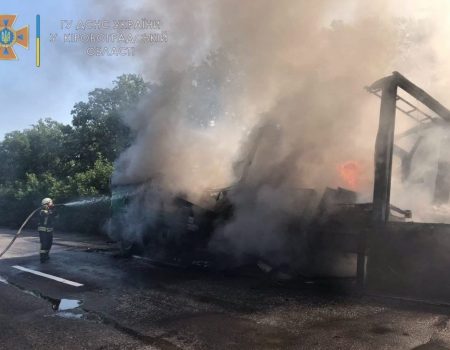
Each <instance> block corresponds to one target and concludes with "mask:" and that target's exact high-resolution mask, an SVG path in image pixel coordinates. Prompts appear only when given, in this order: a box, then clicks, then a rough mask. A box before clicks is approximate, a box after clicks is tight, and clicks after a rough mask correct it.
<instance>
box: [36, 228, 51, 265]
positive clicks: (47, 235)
mask: <svg viewBox="0 0 450 350" xmlns="http://www.w3.org/2000/svg"><path fill="white" fill-rule="evenodd" d="M39 239H40V241H41V251H40V253H41V254H40V256H41V261H45V260H48V254H49V253H50V249H51V248H52V244H53V232H43V231H39Z"/></svg>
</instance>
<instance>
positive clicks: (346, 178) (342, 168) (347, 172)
mask: <svg viewBox="0 0 450 350" xmlns="http://www.w3.org/2000/svg"><path fill="white" fill-rule="evenodd" d="M338 171H339V174H340V175H341V179H342V180H343V182H344V184H345V186H346V187H348V189H350V190H356V189H357V188H358V187H359V177H360V175H361V167H360V166H359V164H358V163H357V162H355V161H348V162H345V163H343V164H341V165H339V166H338Z"/></svg>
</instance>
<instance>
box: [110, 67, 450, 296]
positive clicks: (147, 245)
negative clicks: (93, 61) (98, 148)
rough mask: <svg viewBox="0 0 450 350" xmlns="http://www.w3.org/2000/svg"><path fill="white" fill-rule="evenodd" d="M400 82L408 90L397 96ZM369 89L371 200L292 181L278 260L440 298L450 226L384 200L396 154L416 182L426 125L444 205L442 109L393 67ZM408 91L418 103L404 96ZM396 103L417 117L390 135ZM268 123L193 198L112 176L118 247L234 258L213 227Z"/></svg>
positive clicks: (405, 176)
mask: <svg viewBox="0 0 450 350" xmlns="http://www.w3.org/2000/svg"><path fill="white" fill-rule="evenodd" d="M400 89H402V90H403V92H404V93H406V94H407V95H408V96H409V98H408V97H402V96H401V95H400V94H399V93H398V90H400ZM367 91H368V92H370V93H372V94H374V95H376V96H378V97H379V98H380V99H381V108H380V119H379V128H378V133H377V137H376V144H375V157H374V160H375V162H374V170H375V171H374V172H375V174H374V187H373V201H371V202H366V203H361V202H360V199H359V198H358V193H356V192H355V191H352V190H349V189H344V188H337V189H332V188H326V189H325V191H323V193H322V194H320V193H319V192H318V191H317V190H315V189H305V188H302V189H291V190H290V193H289V195H290V196H292V198H293V200H292V202H291V203H292V208H291V209H292V210H290V211H289V213H287V214H286V217H285V218H284V228H285V229H284V230H283V231H284V232H273V234H274V235H283V237H284V246H283V248H282V249H285V252H286V255H293V259H287V260H285V261H283V262H280V265H283V264H286V261H288V262H292V261H296V263H294V264H293V265H295V266H290V270H291V271H294V270H295V271H296V273H298V274H302V275H309V276H314V275H316V276H317V275H328V276H330V275H333V274H334V275H342V274H346V273H347V274H350V275H351V276H353V277H355V278H356V280H357V281H358V283H359V285H360V286H363V287H365V288H368V289H370V290H373V291H376V292H381V293H390V294H402V295H409V296H414V297H432V298H438V299H442V298H444V299H445V298H447V299H448V295H450V294H449V293H450V277H446V276H447V275H448V273H447V270H448V267H450V226H449V225H447V224H445V223H439V219H438V220H437V221H438V222H433V223H415V222H414V221H413V219H414V215H415V213H414V212H412V211H411V210H409V209H408V208H406V209H400V208H399V207H397V206H395V205H393V204H391V180H392V169H393V162H394V156H395V157H397V159H396V160H398V161H399V164H400V169H401V181H402V182H404V183H410V184H411V183H412V184H414V181H416V180H417V179H416V180H414V176H413V168H414V166H413V163H414V162H413V160H414V157H415V155H416V153H417V152H420V149H421V147H422V144H423V143H424V139H425V138H426V135H427V132H429V130H436V129H437V130H440V132H441V134H440V135H443V136H442V141H441V142H442V145H443V146H442V147H441V149H442V151H441V152H440V156H439V159H438V161H437V164H436V167H435V168H436V171H435V173H433V174H432V175H433V176H432V177H433V179H432V180H431V181H432V182H433V185H434V189H433V194H432V195H433V204H434V205H435V207H436V206H439V207H440V208H445V205H446V204H447V203H448V201H449V198H450V157H449V154H448V151H446V147H445V145H449V144H448V140H449V139H450V138H449V137H448V136H446V134H447V133H448V123H449V122H450V111H449V110H447V109H446V108H445V107H444V106H443V105H441V104H440V103H439V102H438V101H436V100H435V99H434V98H433V97H431V96H430V95H429V94H428V93H426V92H425V91H424V90H422V89H420V88H419V87H418V86H416V85H415V84H413V83H412V82H411V81H409V80H408V79H406V78H405V77H404V76H402V75H401V74H399V73H397V72H394V73H393V74H392V75H390V76H387V77H385V78H382V79H380V80H378V81H376V82H375V83H373V84H372V85H371V86H369V87H367ZM411 97H412V98H413V99H415V100H416V104H420V105H422V106H423V107H418V106H416V104H414V103H413V102H411ZM396 111H399V112H401V113H403V114H404V115H406V116H407V117H408V118H410V119H411V120H412V121H413V122H414V123H415V125H413V126H412V127H410V128H408V129H407V130H406V131H404V132H402V133H401V134H398V135H394V132H395V120H396ZM271 128H273V126H271V125H265V126H263V127H260V128H259V129H258V131H257V132H256V134H255V135H254V138H253V140H254V142H253V144H252V146H251V147H250V149H249V153H248V155H247V158H246V161H245V164H244V166H243V169H242V172H241V173H242V176H241V178H240V180H239V181H237V182H236V183H235V184H234V185H233V186H231V187H228V188H223V189H217V190H209V191H205V193H203V195H202V196H201V198H200V199H199V200H198V201H196V202H193V201H191V200H188V199H187V197H186V196H184V195H183V194H182V193H181V194H180V193H170V192H168V191H167V190H165V189H164V188H163V187H162V186H160V183H159V181H158V179H157V178H154V179H151V180H148V181H145V182H140V183H133V184H114V185H113V186H112V199H111V209H112V218H111V228H112V229H111V232H112V235H113V237H115V238H116V239H117V240H119V241H120V242H121V246H122V250H123V253H124V254H128V255H129V254H135V253H136V254H148V255H150V256H151V257H152V258H154V259H156V260H158V259H163V260H176V261H178V262H180V261H183V262H188V263H189V262H193V261H198V260H203V261H209V262H212V263H214V262H218V261H220V262H221V263H222V264H223V263H224V261H228V262H229V263H230V264H232V265H233V262H232V261H233V254H232V252H227V251H223V250H222V251H217V250H215V249H213V248H214V245H212V244H211V240H213V238H214V237H213V233H215V232H217V231H220V230H221V228H223V227H224V226H226V225H227V223H229V222H230V221H232V220H233V219H234V212H235V210H234V203H233V195H236V193H239V192H241V191H252V189H251V186H250V187H248V186H246V181H247V177H248V176H249V173H250V172H251V171H252V162H253V159H254V157H255V155H256V154H257V152H258V147H259V142H260V140H261V139H263V138H264V137H265V133H266V132H270V129H271ZM405 139H409V142H408V143H407V144H408V145H409V150H406V149H405V147H404V146H403V147H402V146H400V145H399V142H401V140H405ZM354 167H355V165H352V164H350V165H348V164H347V165H345V166H344V167H343V169H342V171H343V172H345V173H348V172H350V173H351V172H352V171H353V170H354V169H353V170H352V169H351V168H354ZM428 175H429V174H428ZM419 214H420V213H419ZM218 257H220V258H218ZM343 257H345V258H348V257H350V258H349V259H348V261H350V263H349V264H347V266H346V268H347V270H348V271H350V272H348V271H347V272H345V273H343V272H342V269H339V268H337V265H339V261H342V258H343ZM260 260H261V257H260V256H257V255H250V256H246V258H245V259H240V261H239V263H248V262H251V261H253V262H257V261H260ZM271 263H273V262H271ZM234 264H235V265H236V262H234ZM219 265H220V263H219ZM339 270H340V271H339Z"/></svg>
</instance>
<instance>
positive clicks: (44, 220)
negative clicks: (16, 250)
mask: <svg viewBox="0 0 450 350" xmlns="http://www.w3.org/2000/svg"><path fill="white" fill-rule="evenodd" d="M56 216H57V213H56V210H55V209H53V208H52V209H50V208H46V207H44V208H42V209H41V210H40V212H39V225H38V231H39V232H53V223H54V221H55V218H56Z"/></svg>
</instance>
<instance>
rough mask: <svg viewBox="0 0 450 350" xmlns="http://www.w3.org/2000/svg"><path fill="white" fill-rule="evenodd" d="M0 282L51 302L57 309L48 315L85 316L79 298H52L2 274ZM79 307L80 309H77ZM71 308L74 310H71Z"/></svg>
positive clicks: (71, 317)
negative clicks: (16, 282) (9, 279)
mask: <svg viewBox="0 0 450 350" xmlns="http://www.w3.org/2000/svg"><path fill="white" fill-rule="evenodd" d="M0 283H4V284H8V285H10V286H12V287H15V288H17V289H19V290H20V291H21V292H23V293H25V294H28V295H32V296H34V297H37V298H39V299H43V300H46V301H48V302H50V304H51V305H52V310H54V311H56V313H55V314H53V315H48V316H51V317H52V316H57V317H62V318H68V319H77V320H79V319H82V318H83V316H84V312H83V310H81V309H79V307H80V306H81V305H83V302H82V301H81V300H77V299H55V298H50V297H48V296H46V295H43V294H41V293H40V292H37V291H34V290H28V289H25V288H23V287H21V286H19V285H17V284H14V283H10V282H9V281H8V280H7V279H6V278H4V277H3V276H1V275H0ZM77 309H78V310H77ZM70 310H73V312H71V311H70Z"/></svg>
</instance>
